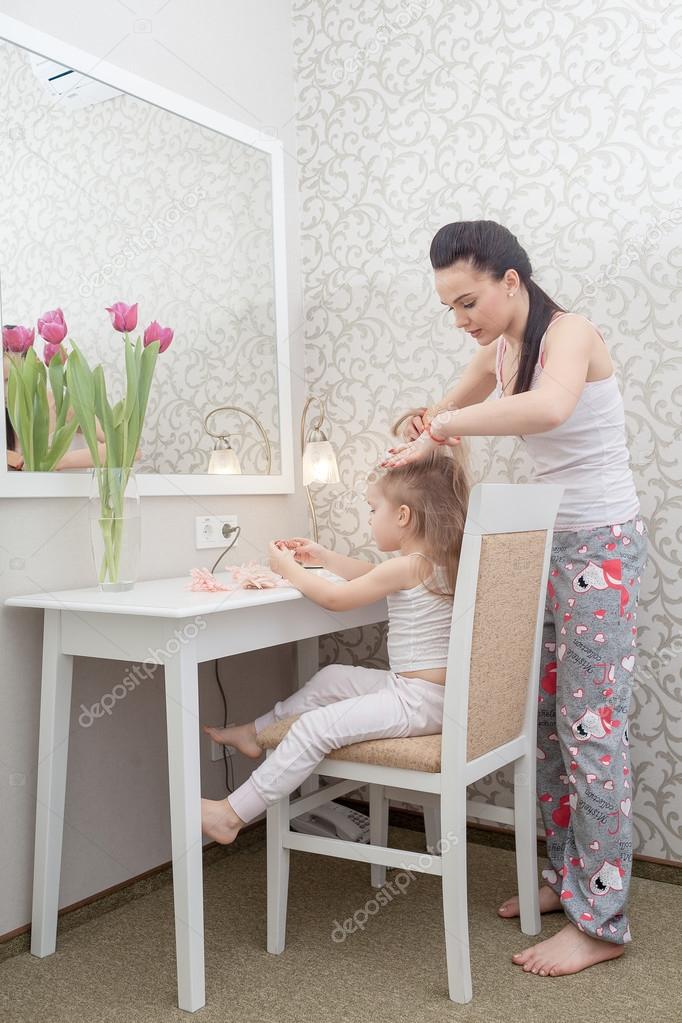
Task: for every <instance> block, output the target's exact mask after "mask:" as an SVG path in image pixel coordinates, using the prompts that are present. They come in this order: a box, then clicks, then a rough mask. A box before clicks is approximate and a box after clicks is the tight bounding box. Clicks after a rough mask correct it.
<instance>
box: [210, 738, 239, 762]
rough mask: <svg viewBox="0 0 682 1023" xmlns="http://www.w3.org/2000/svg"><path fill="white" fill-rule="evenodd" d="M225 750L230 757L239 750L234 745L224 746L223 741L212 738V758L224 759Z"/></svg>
mask: <svg viewBox="0 0 682 1023" xmlns="http://www.w3.org/2000/svg"><path fill="white" fill-rule="evenodd" d="M223 750H225V752H226V753H227V755H228V757H231V756H232V755H233V754H234V753H236V752H237V751H236V749H235V748H234V746H223V744H222V743H220V742H214V741H213V739H211V760H222V759H223Z"/></svg>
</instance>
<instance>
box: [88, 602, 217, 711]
mask: <svg viewBox="0 0 682 1023" xmlns="http://www.w3.org/2000/svg"><path fill="white" fill-rule="evenodd" d="M205 628H206V621H205V619H204V618H199V619H197V620H196V621H194V622H189V623H188V624H187V625H186V626H185V627H184V629H181V630H177V629H176V630H175V632H174V633H173V636H174V638H173V639H169V640H168V642H167V643H166V645H165V646H164V647H161V648H159V649H157V650H151V649H150V651H149V653H150V655H151V659H150V661H143V662H142V663H141V664H135V665H133V667H132V668H130V670H129V671H128V672H127V674H125V675H124V676H123V678H122V680H121V681H120V682H117V683H116V685H115V686H113V687H112V689H111V691H110V692H108V693H105V694H104V696H102V697H101V698H100V699H99V700H97V701H96V702H95V703H93V704H92V706H91V707H86V706H85V704H84V703H81V713H80V714H79V715H78V724H79V725H80V726H81V728H89V727H90V725H91V724H93V722H94V721H96V720H97V719H98V718H102V717H104V715H105V714H107V715H108V716H109V717H111V715H112V713H113V710H114V707H115V706H116V704H117V703H118V701H119V700H124V699H125V698H126V696H127V695H128V693H132V692H133V691H134V690H135V689H137V687H138V686H139V684H140V682H142V680H143V679H145V678H151V677H152V676H153V674H154V669H155V668H156V667H158V663H157V662H158V661H161V663H163V660H164V657H172V656H173V654H176V653H177V652H178V650H179V649H180V647H181V646H183V645H184V644H185V643H187V642H188V641H189V640H192V639H194V638H195V637H196V635H197V633H198V632H199V631H200V630H201V629H205Z"/></svg>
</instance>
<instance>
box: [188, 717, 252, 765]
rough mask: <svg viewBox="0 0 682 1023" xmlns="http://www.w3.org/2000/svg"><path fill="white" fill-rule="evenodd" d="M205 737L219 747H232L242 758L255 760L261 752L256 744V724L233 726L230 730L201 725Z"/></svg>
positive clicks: (250, 722)
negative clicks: (241, 754)
mask: <svg viewBox="0 0 682 1023" xmlns="http://www.w3.org/2000/svg"><path fill="white" fill-rule="evenodd" d="M201 727H202V728H203V730H204V731H205V732H206V735H209V736H210V737H211V738H212V739H213V741H214V742H217V743H218V744H219V745H221V746H234V748H235V749H236V750H239V752H240V753H243V754H244V756H247V757H252V759H253V760H257V759H258V757H259V756H260V755H261V754H262V752H263V750H262V749H261V748H260V746H259V745H258V743H257V742H256V722H255V721H249V723H248V724H246V725H233V726H232V727H231V728H218V726H217V725H202V726H201Z"/></svg>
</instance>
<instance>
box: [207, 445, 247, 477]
mask: <svg viewBox="0 0 682 1023" xmlns="http://www.w3.org/2000/svg"><path fill="white" fill-rule="evenodd" d="M208 471H209V472H211V473H222V474H223V475H226V476H240V475H241V471H242V467H241V465H240V464H239V459H238V458H237V452H236V451H235V450H234V448H230V447H228V448H214V449H213V451H212V452H211V457H210V459H209V462H208Z"/></svg>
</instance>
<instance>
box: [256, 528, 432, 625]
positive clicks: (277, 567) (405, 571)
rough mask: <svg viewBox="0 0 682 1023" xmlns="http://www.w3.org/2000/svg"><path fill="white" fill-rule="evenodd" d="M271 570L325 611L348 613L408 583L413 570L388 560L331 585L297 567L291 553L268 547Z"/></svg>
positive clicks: (401, 560) (399, 560) (404, 560)
mask: <svg viewBox="0 0 682 1023" xmlns="http://www.w3.org/2000/svg"><path fill="white" fill-rule="evenodd" d="M270 568H271V569H272V570H273V572H279V574H280V575H282V576H283V577H284V578H285V579H288V580H289V582H290V583H291V584H292V586H295V587H296V589H297V590H300V591H301V593H302V594H303V595H304V596H306V597H309V598H310V599H311V600H314V601H315V603H316V604H319V605H320V607H323V608H325V609H326V610H327V611H349V610H351V609H352V608H355V607H363V606H364V605H365V604H373V603H374V602H375V601H377V600H381V599H382V598H383V597H386V596H387V595H388V594H389V593H395V592H396V591H397V590H400V589H403V587H404V586H405V585H407V584H409V582H410V580H411V573H412V572H413V567H412V565H411V564H410V561H409V559H408V558H389V560H388V561H382V562H381V563H380V564H379V565H375V566H374V567H373V568H372V569H371V571H369V572H366V573H364V574H363V575H362V576H359V577H358V578H356V579H352V580H350V581H349V582H346V583H331V582H329V581H328V580H327V579H320V578H319V577H315V576H314V575H313V573H312V572H308V571H307V569H305V568H303V566H302V565H297V564H296V562H295V561H294V556H293V554H292V552H291V551H288V550H280V548H279V547H276V546H275V544H274V543H271V544H270Z"/></svg>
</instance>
